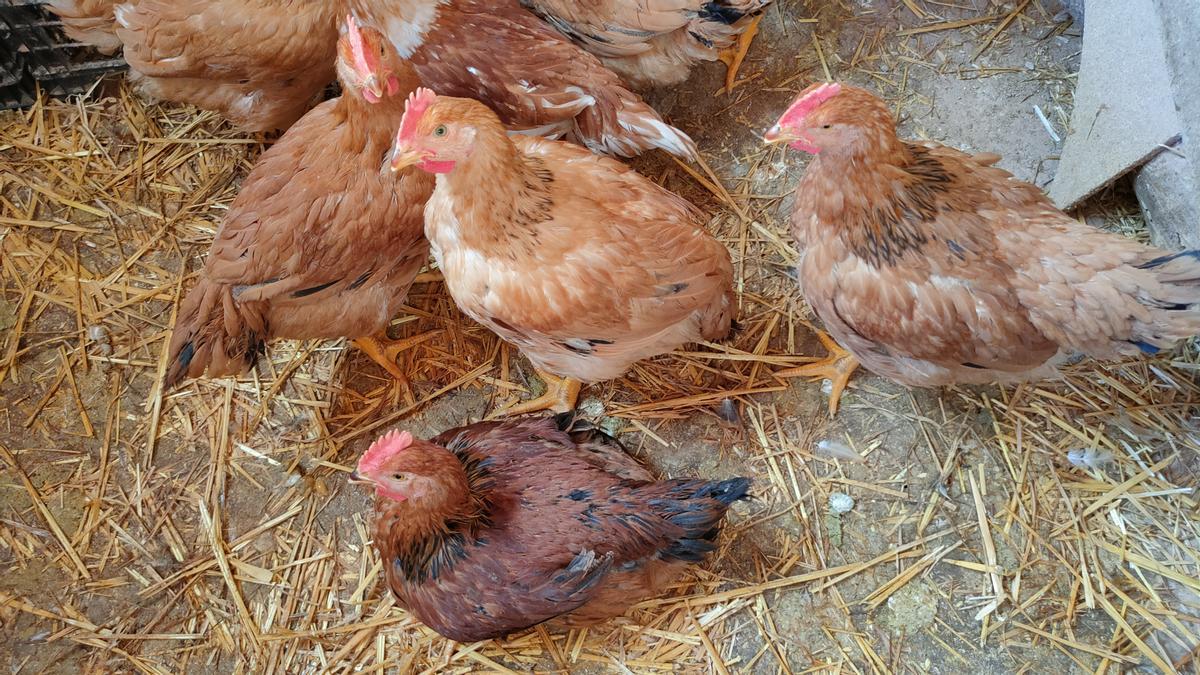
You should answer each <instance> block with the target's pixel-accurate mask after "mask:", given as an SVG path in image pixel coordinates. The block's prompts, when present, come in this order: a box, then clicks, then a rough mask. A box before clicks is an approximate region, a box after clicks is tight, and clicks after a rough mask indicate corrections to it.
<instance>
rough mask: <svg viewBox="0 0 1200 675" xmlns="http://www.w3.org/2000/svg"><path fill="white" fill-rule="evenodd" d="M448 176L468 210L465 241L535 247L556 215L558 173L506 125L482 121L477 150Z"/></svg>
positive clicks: (478, 245)
mask: <svg viewBox="0 0 1200 675" xmlns="http://www.w3.org/2000/svg"><path fill="white" fill-rule="evenodd" d="M446 180H447V181H449V184H450V186H451V188H452V189H453V192H454V195H455V197H456V198H457V199H458V200H459V203H460V205H461V207H462V209H463V211H464V212H463V213H461V214H459V217H460V220H461V221H462V222H463V223H469V225H467V226H466V227H464V228H463V230H464V231H463V232H462V234H461V236H462V238H463V243H464V244H465V245H467V246H469V247H471V248H485V249H488V250H494V249H500V250H501V251H503V250H504V249H506V248H511V249H517V250H520V251H521V252H522V253H524V254H526V255H531V254H532V253H533V252H534V249H535V248H536V247H537V245H538V227H537V226H538V224H540V223H542V222H545V221H546V220H549V219H550V218H551V208H552V206H553V201H552V199H551V196H550V186H551V184H552V183H553V182H554V174H553V173H551V172H550V170H549V169H548V168H547V167H546V164H545V162H543V161H542V160H541V159H539V158H538V157H533V156H527V155H525V154H524V153H522V152H521V151H520V150H518V149H517V147H516V145H514V144H513V142H512V140H510V139H509V138H508V135H507V133H506V132H505V131H504V128H503V127H501V126H499V124H498V123H497V124H495V125H494V126H493V125H487V126H481V127H480V128H479V131H478V137H477V139H476V147H475V150H474V152H472V153H471V156H470V157H469V158H468V159H467V160H466V161H464V162H462V163H461V164H460V166H458V167H457V168H455V170H454V171H452V172H450V173H449V174H447V176H446ZM478 186H485V187H486V188H489V189H482V190H481V189H479V187H478Z"/></svg>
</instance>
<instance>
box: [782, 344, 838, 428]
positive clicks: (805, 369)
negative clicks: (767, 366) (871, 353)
mask: <svg viewBox="0 0 1200 675" xmlns="http://www.w3.org/2000/svg"><path fill="white" fill-rule="evenodd" d="M817 337H818V338H819V339H820V340H821V344H823V345H825V349H827V350H829V356H828V357H826V358H824V359H822V360H820V361H817V362H816V363H810V364H808V365H806V366H799V367H796V368H788V369H787V370H780V371H778V372H776V373H774V374H775V376H776V377H819V378H822V379H826V380H829V381H830V382H832V383H833V390H832V391H830V392H829V416H830V417H833V416H834V415H836V414H837V411H838V403H839V402H840V401H841V399H842V392H843V391H845V390H846V385H847V384H848V383H849V382H850V375H852V374H853V373H854V369H855V368H858V359H856V358H854V355H853V354H851V353H850V352H848V351H846V350H845V349H843V348H842V346H841V345H839V344H838V343H837V340H834V339H833V338H832V337H829V334H828V333H826V332H825V331H817Z"/></svg>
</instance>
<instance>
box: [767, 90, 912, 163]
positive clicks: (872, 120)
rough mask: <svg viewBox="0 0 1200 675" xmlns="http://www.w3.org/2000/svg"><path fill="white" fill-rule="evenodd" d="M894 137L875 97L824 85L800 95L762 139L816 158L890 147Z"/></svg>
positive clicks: (886, 114) (884, 110)
mask: <svg viewBox="0 0 1200 675" xmlns="http://www.w3.org/2000/svg"><path fill="white" fill-rule="evenodd" d="M895 134H896V124H895V121H894V120H893V118H892V114H891V112H890V111H889V110H888V108H887V106H886V105H885V104H884V102H883V101H881V100H879V98H878V97H876V96H875V95H874V94H872V93H870V92H868V91H866V90H865V89H859V88H858V87H850V86H845V85H841V84H838V83H836V82H825V83H819V84H814V85H812V86H810V87H809V88H808V89H805V90H804V91H802V92H800V96H798V97H797V98H796V100H795V101H794V102H792V104H791V105H790V106H788V109H787V111H785V112H784V113H783V115H782V116H781V117H780V118H779V121H777V122H775V125H774V126H772V127H771V128H770V129H768V130H767V133H766V134H764V136H763V139H764V140H765V141H766V142H767V143H787V144H788V145H790V146H791V147H793V148H795V149H797V150H801V151H803V152H810V153H812V154H814V155H815V154H817V153H819V152H826V151H828V152H836V153H839V154H851V155H853V154H864V153H868V152H870V151H871V150H872V149H873V148H877V147H888V146H890V145H891V142H893V141H894V139H895Z"/></svg>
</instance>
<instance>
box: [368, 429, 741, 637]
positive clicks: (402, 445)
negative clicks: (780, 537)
mask: <svg viewBox="0 0 1200 675" xmlns="http://www.w3.org/2000/svg"><path fill="white" fill-rule="evenodd" d="M571 424H572V422H571V419H570V418H569V417H567V416H563V415H560V416H559V417H557V418H553V419H551V418H538V419H534V418H527V419H521V420H509V421H505V422H499V423H497V422H483V423H480V424H473V425H471V426H468V427H463V428H460V429H452V430H450V431H447V432H445V433H443V434H441V435H439V436H438V437H436V438H434V439H433V440H432V441H429V442H426V441H419V440H414V439H413V437H412V436H411V435H409V434H408V433H407V432H404V433H401V432H396V431H393V432H391V433H389V434H387V435H385V436H384V437H382V438H380V439H379V440H378V441H376V442H375V443H374V444H373V445H372V446H371V448H370V449H369V450H367V452H366V453H365V454H364V455H363V456H362V458H361V459H360V460H359V462H358V468H357V469H356V470H355V473H354V475H353V476H352V479H353V480H358V481H363V482H366V483H369V484H370V485H371V486H372V487H373V488H374V490H375V518H374V524H373V529H372V532H373V539H374V543H375V548H376V550H378V551H379V555H380V557H381V558H382V559H383V562H384V566H383V569H384V574H385V576H386V578H387V581H388V585H389V586H390V587H391V589H392V592H393V593H394V594H395V595H396V597H397V599H398V600H399V602H400V604H401V605H402V606H403V607H405V608H406V609H408V611H410V612H412V613H413V614H414V615H416V617H417V618H419V619H420V620H421V621H423V622H424V623H425V624H426V625H428V626H429V627H430V628H433V629H434V630H436V631H437V632H438V633H440V634H442V635H444V636H446V637H448V638H450V639H452V640H459V641H461V642H473V641H476V640H484V639H488V638H495V637H501V636H504V635H507V634H509V633H512V632H514V631H519V630H522V629H525V628H529V627H531V626H534V625H536V624H539V623H542V622H544V621H550V620H556V621H557V622H561V623H563V624H565V625H582V624H588V623H594V622H597V621H603V620H605V619H608V618H611V617H614V616H619V615H621V614H623V613H624V612H625V611H626V610H627V609H628V608H629V607H630V606H631V605H633V604H634V603H637V602H640V601H642V600H645V599H647V598H649V597H653V596H654V595H656V594H658V593H661V592H662V590H663V587H664V586H665V585H666V584H667V583H669V582H670V581H671V580H672V579H674V578H675V577H676V576H677V575H678V574H679V573H680V572H682V571H683V569H684V567H685V566H686V565H687V564H688V563H695V562H700V561H701V560H703V559H704V557H705V555H706V554H707V553H709V552H710V551H712V550H713V549H715V548H716V544H715V540H716V538H717V535H718V534H719V532H720V528H721V521H722V519H723V518H724V517H725V513H726V511H727V510H728V509H729V505H730V504H732V503H733V502H735V501H738V500H740V499H744V498H746V496H747V494H746V492H747V489H748V488H749V483H750V482H749V480H747V479H745V478H733V479H730V480H725V481H720V482H711V481H703V480H691V479H675V480H663V481H654V480H652V479H651V477H650V475H649V474H648V473H647V472H646V471H645V470H644V469H642V468H641V467H640V466H638V465H637V463H636V462H634V461H633V460H632V459H630V458H629V456H628V455H626V454H625V453H624V449H623V448H622V447H621V446H620V444H619V443H617V441H616V440H614V439H613V438H610V437H609V436H606V435H604V434H603V433H601V432H599V431H596V430H592V429H578V428H577V429H571Z"/></svg>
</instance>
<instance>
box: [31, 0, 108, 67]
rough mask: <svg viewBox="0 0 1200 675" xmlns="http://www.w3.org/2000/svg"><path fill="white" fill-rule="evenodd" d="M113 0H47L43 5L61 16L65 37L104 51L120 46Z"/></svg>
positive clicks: (106, 52)
mask: <svg viewBox="0 0 1200 675" xmlns="http://www.w3.org/2000/svg"><path fill="white" fill-rule="evenodd" d="M115 2H116V0H50V1H49V2H47V3H46V9H49V10H50V11H52V12H54V13H55V14H57V15H58V18H60V19H62V27H63V32H64V33H66V34H67V37H69V38H71V39H72V40H75V41H77V42H82V43H83V44H85V45H91V46H93V47H95V48H96V49H98V50H100V51H102V52H104V53H105V54H112V53H113V52H115V51H117V50H118V49H120V48H121V38H119V37H117V25H116V23H115V21H114V20H113V5H114V4H115Z"/></svg>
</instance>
